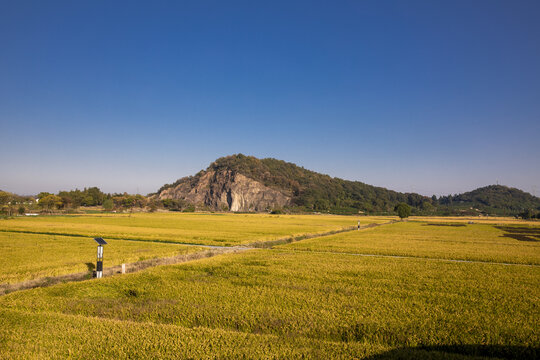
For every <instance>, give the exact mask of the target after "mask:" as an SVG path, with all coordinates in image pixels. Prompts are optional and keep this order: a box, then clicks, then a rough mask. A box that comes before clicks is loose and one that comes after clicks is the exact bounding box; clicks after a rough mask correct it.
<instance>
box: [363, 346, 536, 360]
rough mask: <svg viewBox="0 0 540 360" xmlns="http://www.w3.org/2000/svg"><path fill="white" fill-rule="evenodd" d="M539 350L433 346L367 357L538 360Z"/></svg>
mask: <svg viewBox="0 0 540 360" xmlns="http://www.w3.org/2000/svg"><path fill="white" fill-rule="evenodd" d="M539 356H540V348H538V347H528V346H510V345H508V346H506V345H435V346H421V347H416V348H399V349H394V350H390V351H387V352H385V353H382V354H377V355H373V356H370V357H367V358H366V359H370V360H382V359H480V358H482V359H485V358H488V359H489V358H497V359H538V358H539Z"/></svg>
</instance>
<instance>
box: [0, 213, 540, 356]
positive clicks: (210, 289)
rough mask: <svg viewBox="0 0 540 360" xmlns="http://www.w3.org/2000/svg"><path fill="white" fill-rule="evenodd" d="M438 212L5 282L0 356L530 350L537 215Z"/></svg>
mask: <svg viewBox="0 0 540 360" xmlns="http://www.w3.org/2000/svg"><path fill="white" fill-rule="evenodd" d="M199 216H200V217H203V216H205V215H199ZM241 216H243V215H241ZM255 218H257V217H255ZM317 218H322V219H323V220H324V218H325V217H315V219H317ZM85 219H86V217H85ZM235 219H242V218H241V217H240V216H239V217H236V218H235ZM280 219H281V217H280ZM296 220H298V219H296ZM348 220H349V222H350V221H351V220H354V222H355V220H356V219H355V218H348ZM375 220H377V219H375ZM387 220H388V219H381V220H380V221H387ZM198 221H202V220H201V219H198ZM258 221H259V222H263V221H264V220H260V219H258ZM288 221H290V219H288ZM336 221H337V220H336ZM339 221H341V220H339ZM315 222H316V221H315ZM439 223H442V222H411V221H409V222H400V223H395V224H385V225H382V226H380V227H376V228H370V229H363V230H360V231H351V232H348V233H341V234H336V235H330V236H323V237H319V238H313V239H305V240H301V241H296V242H292V243H290V244H286V245H279V246H274V247H272V248H269V249H251V250H247V251H244V252H241V253H236V254H226V255H218V256H215V257H212V258H205V259H200V260H196V261H191V262H186V263H182V264H176V265H167V266H158V267H154V268H149V269H146V270H144V271H141V272H138V273H133V274H127V275H121V276H113V277H106V278H103V279H92V280H88V281H82V282H73V283H64V284H57V285H53V286H49V287H43V288H36V289H32V290H25V291H19V292H13V293H10V294H7V295H4V296H0V358H9V359H34V358H35V359H41V358H105V357H110V358H115V359H129V358H141V359H154V358H165V359H185V358H197V359H199V358H201V359H215V358H223V359H224V358H264V359H274V358H284V359H285V358H286V359H296V358H298V359H300V358H315V359H357V358H358V359H360V358H364V359H387V358H389V359H393V358H400V359H417V358H431V359H480V358H519V359H536V358H538V356H540V307H539V304H540V266H538V265H539V263H538V262H539V261H538V257H539V255H540V254H539V251H538V250H539V249H538V247H536V244H537V243H538V241H539V240H537V238H538V236H539V235H538V230H540V227H534V226H527V227H524V226H523V224H520V223H510V224H505V226H503V227H501V226H500V225H493V224H492V225H483V224H460V225H465V226H448V225H453V224H446V223H445V225H440V224H439ZM288 224H289V225H287V226H290V223H288ZM433 224H435V225H433ZM338 225H339V224H338ZM353 225H354V224H353ZM247 226H248V228H249V226H250V225H247ZM507 227H510V228H511V229H507ZM272 229H273V228H272ZM20 235H22V234H20ZM24 235H27V234H24ZM287 235H289V236H291V235H294V233H290V234H287ZM35 236H43V235H35ZM48 236H52V235H48ZM272 236H274V237H275V236H284V234H283V233H279V234H276V233H273V235H272ZM272 236H270V237H269V239H273V237H272ZM57 237H59V238H60V236H57ZM70 239H77V237H74V238H70ZM55 241H56V240H55ZM70 241H71V240H70ZM114 241H120V240H114ZM126 243H128V241H126ZM129 243H130V244H145V245H146V244H147V245H149V246H155V245H163V246H172V247H174V246H178V245H174V244H160V243H157V244H156V243H145V242H129ZM92 247H95V246H94V245H92ZM164 251H165V250H164ZM358 253H365V254H368V255H377V254H381V255H385V254H388V255H397V256H401V257H386V256H357V255H355V254H358ZM444 259H446V260H460V259H475V261H477V262H454V261H445V260H444ZM21 261H22V260H21ZM503 262H504V263H506V264H510V265H504V264H502V263H503Z"/></svg>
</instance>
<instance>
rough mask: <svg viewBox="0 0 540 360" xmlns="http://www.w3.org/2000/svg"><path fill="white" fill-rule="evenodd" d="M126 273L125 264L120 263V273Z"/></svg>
mask: <svg viewBox="0 0 540 360" xmlns="http://www.w3.org/2000/svg"><path fill="white" fill-rule="evenodd" d="M125 273H126V264H122V274H125Z"/></svg>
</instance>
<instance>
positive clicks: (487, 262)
mask: <svg viewBox="0 0 540 360" xmlns="http://www.w3.org/2000/svg"><path fill="white" fill-rule="evenodd" d="M275 251H281V252H302V253H313V254H332V255H350V256H362V257H382V258H391V259H409V260H410V259H415V260H427V261H447V262H456V263H473V264H490V265H504V266H513V265H517V266H530V267H540V264H525V263H507V262H498V261H490V260H466V259H445V258H434V257H429V256H411V255H388V254H368V253H349V252H343V251H323V250H300V249H275Z"/></svg>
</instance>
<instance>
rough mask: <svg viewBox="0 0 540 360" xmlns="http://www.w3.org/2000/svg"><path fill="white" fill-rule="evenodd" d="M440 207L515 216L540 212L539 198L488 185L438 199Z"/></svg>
mask: <svg viewBox="0 0 540 360" xmlns="http://www.w3.org/2000/svg"><path fill="white" fill-rule="evenodd" d="M438 200H439V201H438V202H439V204H440V205H441V206H450V207H452V208H454V209H456V208H462V207H463V206H468V207H473V208H476V209H482V210H483V211H485V212H488V213H498V214H506V215H517V214H521V213H523V212H526V211H527V210H532V211H533V213H534V212H535V211H537V210H540V198H538V197H536V196H533V195H531V194H529V193H526V192H524V191H521V190H519V189H516V188H511V187H507V186H502V185H489V186H485V187H481V188H478V189H476V190H473V191H469V192H466V193H463V194H459V195H453V196H443V197H440V198H439V199H438Z"/></svg>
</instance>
